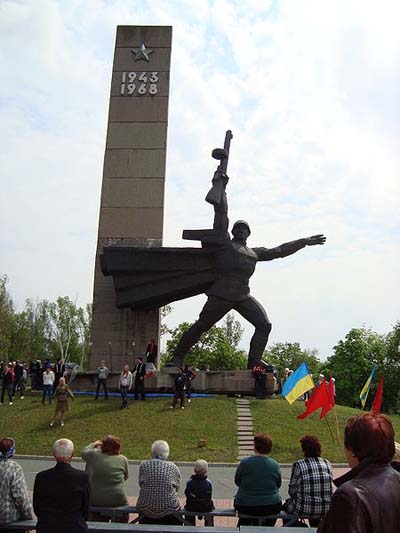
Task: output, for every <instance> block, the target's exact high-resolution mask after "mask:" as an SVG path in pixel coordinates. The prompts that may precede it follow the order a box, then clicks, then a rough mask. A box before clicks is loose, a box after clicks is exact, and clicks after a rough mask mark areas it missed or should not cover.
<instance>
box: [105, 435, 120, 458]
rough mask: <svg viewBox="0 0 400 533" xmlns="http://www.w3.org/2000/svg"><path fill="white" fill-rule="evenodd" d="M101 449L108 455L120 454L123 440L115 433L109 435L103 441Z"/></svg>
mask: <svg viewBox="0 0 400 533" xmlns="http://www.w3.org/2000/svg"><path fill="white" fill-rule="evenodd" d="M101 442H102V446H101V451H102V452H103V453H106V454H107V455H118V454H119V452H120V450H121V440H120V439H119V438H118V437H114V435H107V436H105V437H104V439H103V440H102V441H101Z"/></svg>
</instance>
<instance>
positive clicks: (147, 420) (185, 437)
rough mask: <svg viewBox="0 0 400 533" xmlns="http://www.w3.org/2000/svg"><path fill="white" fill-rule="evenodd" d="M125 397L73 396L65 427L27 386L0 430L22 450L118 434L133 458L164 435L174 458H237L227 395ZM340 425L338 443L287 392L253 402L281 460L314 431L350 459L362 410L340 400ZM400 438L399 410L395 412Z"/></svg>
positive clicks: (34, 451) (330, 453) (0, 418)
mask: <svg viewBox="0 0 400 533" xmlns="http://www.w3.org/2000/svg"><path fill="white" fill-rule="evenodd" d="M120 403H121V402H120V399H119V398H110V399H109V400H108V402H105V401H104V400H102V399H101V400H98V401H97V402H95V401H94V400H93V397H91V396H77V397H76V398H75V400H74V402H71V403H70V410H69V412H68V413H67V415H66V419H65V427H64V428H62V429H61V428H60V425H59V422H57V423H56V427H52V428H51V427H50V426H49V423H50V419H51V417H52V415H53V412H54V408H55V405H54V404H52V405H51V406H48V405H46V406H43V405H42V404H41V396H40V393H33V394H30V393H28V394H27V396H26V397H25V399H24V400H20V399H16V401H15V402H14V405H13V406H9V405H8V403H7V402H6V403H4V405H2V406H0V437H2V436H5V435H7V436H12V437H14V438H15V439H16V449H17V453H18V454H29V455H51V449H52V445H53V443H54V441H55V440H56V439H59V438H61V437H68V438H70V439H72V440H73V441H74V443H75V447H76V450H77V454H79V452H80V450H81V449H82V448H83V447H84V446H85V445H86V444H88V443H89V442H92V441H94V440H97V439H98V438H101V437H103V436H104V435H105V434H114V435H118V436H119V437H120V438H121V441H122V453H124V454H125V455H126V456H127V457H128V458H129V459H145V458H148V457H149V454H150V446H151V443H152V442H153V441H154V440H156V439H165V440H167V441H168V442H169V444H170V447H171V455H170V458H171V459H172V460H174V461H195V460H196V459H198V458H202V459H206V460H207V461H210V462H236V458H237V437H236V404H235V400H234V399H231V398H226V397H224V396H220V397H211V398H193V399H192V402H191V403H190V404H187V405H186V409H185V410H184V411H181V410H180V409H178V408H177V409H175V410H172V409H169V406H170V404H171V398H151V399H150V398H149V399H147V400H146V401H145V402H133V401H131V400H130V403H129V407H128V409H124V410H122V411H121V410H120V409H119V406H120ZM336 409H337V415H338V420H339V427H340V444H337V442H336V441H334V440H332V437H331V436H330V433H329V429H328V426H327V423H326V422H325V420H322V421H320V420H319V414H318V413H314V414H312V415H311V416H310V417H308V418H306V419H305V420H297V419H296V415H298V414H299V413H301V412H303V410H304V403H303V402H295V403H294V404H293V405H289V404H288V402H287V401H286V400H284V399H282V398H273V399H270V400H265V401H260V400H258V401H256V400H254V401H252V402H251V410H252V414H253V422H254V430H255V432H258V431H264V432H267V433H269V434H270V435H271V436H272V439H273V441H274V446H273V449H272V453H271V456H272V457H274V458H275V459H276V460H278V461H279V462H282V463H291V462H293V461H295V460H296V459H298V458H299V456H300V444H299V439H300V438H301V437H302V436H303V435H306V434H311V435H315V436H317V437H318V438H319V439H320V441H321V445H322V455H323V457H326V458H327V459H329V460H331V461H332V462H340V463H342V462H346V461H345V457H344V453H343V445H342V443H343V429H344V426H345V424H346V420H347V419H348V418H349V416H352V415H354V414H357V413H359V412H360V411H359V410H357V409H350V408H349V407H342V406H337V408H336ZM327 418H328V420H329V424H330V427H331V429H332V431H333V432H335V426H334V421H333V418H332V414H331V413H329V414H328V417H327ZM391 419H392V422H393V425H394V427H395V431H396V434H397V435H399V437H398V439H397V440H399V439H400V417H399V416H392V417H391ZM200 438H205V439H206V446H205V447H204V448H199V447H198V441H199V439H200Z"/></svg>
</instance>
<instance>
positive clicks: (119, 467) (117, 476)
mask: <svg viewBox="0 0 400 533" xmlns="http://www.w3.org/2000/svg"><path fill="white" fill-rule="evenodd" d="M120 450H121V441H120V439H119V438H118V437H114V436H113V435H107V436H106V437H104V439H103V440H97V441H96V442H93V443H92V444H89V445H88V446H86V448H84V449H83V450H82V452H81V456H82V459H84V460H85V461H86V465H87V470H88V471H89V473H90V476H91V486H92V491H91V496H90V500H91V505H92V506H94V507H119V506H121V505H128V500H127V497H126V493H125V481H126V480H127V479H128V477H129V472H128V459H127V458H126V457H125V456H124V455H121V454H120ZM89 518H90V520H97V521H108V519H109V518H110V517H109V516H107V515H104V514H102V513H101V514H100V513H97V512H96V513H94V512H92V513H91V514H90V517H89ZM119 518H120V519H119V520H118V521H119V522H128V515H127V514H126V515H125V514H124V515H120V517H119Z"/></svg>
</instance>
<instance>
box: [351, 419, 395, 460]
mask: <svg viewBox="0 0 400 533" xmlns="http://www.w3.org/2000/svg"><path fill="white" fill-rule="evenodd" d="M344 447H345V454H346V458H347V461H348V463H349V465H350V467H351V468H354V467H355V466H357V465H358V464H359V463H361V462H362V461H363V460H365V459H368V460H370V461H371V462H373V463H377V464H387V463H390V461H391V460H392V457H393V455H394V453H395V444H394V429H393V426H392V422H391V421H390V418H389V417H387V416H386V415H383V414H381V413H374V412H369V413H362V414H360V415H357V416H352V417H351V418H349V419H348V421H347V424H346V428H345V430H344Z"/></svg>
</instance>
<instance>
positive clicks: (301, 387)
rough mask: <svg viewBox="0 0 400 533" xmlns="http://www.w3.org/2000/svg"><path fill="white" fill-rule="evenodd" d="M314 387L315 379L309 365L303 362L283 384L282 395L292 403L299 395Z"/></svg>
mask: <svg viewBox="0 0 400 533" xmlns="http://www.w3.org/2000/svg"><path fill="white" fill-rule="evenodd" d="M314 387H315V385H314V381H313V378H312V376H311V374H310V371H309V370H308V366H307V364H306V363H302V364H301V365H300V366H299V368H298V369H297V370H295V371H294V372H293V374H292V375H291V376H289V377H288V379H287V380H286V381H285V383H284V384H283V387H282V396H284V397H285V398H286V400H287V401H288V402H289V403H290V404H292V403H293V402H294V401H295V400H296V399H297V398H298V397H299V396H301V395H302V394H304V393H305V392H307V391H309V390H310V389H313V388H314Z"/></svg>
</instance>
